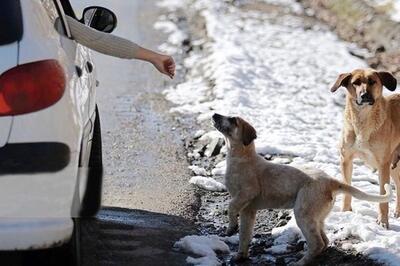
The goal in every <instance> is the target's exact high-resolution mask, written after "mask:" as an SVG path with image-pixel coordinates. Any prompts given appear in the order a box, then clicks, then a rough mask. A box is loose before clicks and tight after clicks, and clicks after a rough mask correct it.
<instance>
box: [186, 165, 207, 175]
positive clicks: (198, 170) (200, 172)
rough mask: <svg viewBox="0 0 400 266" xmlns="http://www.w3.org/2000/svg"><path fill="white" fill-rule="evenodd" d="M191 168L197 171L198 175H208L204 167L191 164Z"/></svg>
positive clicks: (194, 171)
mask: <svg viewBox="0 0 400 266" xmlns="http://www.w3.org/2000/svg"><path fill="white" fill-rule="evenodd" d="M189 169H190V170H192V171H193V173H195V174H196V175H201V176H205V175H207V171H206V169H204V168H203V167H200V166H197V165H191V166H189Z"/></svg>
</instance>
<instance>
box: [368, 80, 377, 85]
mask: <svg viewBox="0 0 400 266" xmlns="http://www.w3.org/2000/svg"><path fill="white" fill-rule="evenodd" d="M375 83H376V81H375V80H373V79H369V80H368V85H374V84H375Z"/></svg>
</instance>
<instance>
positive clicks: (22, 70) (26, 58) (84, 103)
mask: <svg viewBox="0 0 400 266" xmlns="http://www.w3.org/2000/svg"><path fill="white" fill-rule="evenodd" d="M65 12H66V13H67V14H68V15H70V16H74V14H73V13H72V12H73V11H72V9H70V8H69V7H68V1H63V3H61V2H60V0H54V1H53V0H29V1H27V0H1V1H0V18H1V19H0V21H1V22H2V23H1V24H0V250H26V249H43V248H48V247H53V246H57V245H61V244H63V243H66V242H68V241H70V240H71V239H72V241H75V240H76V239H74V236H75V234H74V233H73V232H74V220H76V219H73V218H74V217H82V216H93V215H95V214H96V212H97V211H98V209H99V207H100V202H101V186H102V157H101V134H100V124H99V116H98V112H97V108H96V99H95V96H96V85H97V80H96V76H95V66H94V64H93V63H92V59H91V55H90V52H89V51H88V49H87V48H85V47H82V46H81V45H78V44H77V43H76V42H75V41H73V40H72V39H71V35H70V31H69V28H68V25H67V24H66V20H65ZM102 16H107V19H106V21H108V22H107V23H111V25H110V26H111V28H112V29H114V28H115V26H116V18H115V15H114V14H113V13H112V12H111V11H109V10H107V9H104V8H101V7H89V8H86V9H85V10H84V18H85V19H84V20H85V21H83V20H82V23H85V24H87V25H89V26H91V27H94V28H96V29H100V30H101V28H100V26H98V25H96V20H97V21H99V19H100V20H101V18H102ZM110 18H111V19H110ZM102 22H103V23H104V21H102ZM102 26H104V25H102ZM109 29H110V27H108V32H110V30H109ZM75 231H76V232H78V231H79V230H75Z"/></svg>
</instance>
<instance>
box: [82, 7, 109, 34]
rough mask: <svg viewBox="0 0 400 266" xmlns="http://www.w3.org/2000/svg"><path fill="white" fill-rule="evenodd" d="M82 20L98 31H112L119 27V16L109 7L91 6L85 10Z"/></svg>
mask: <svg viewBox="0 0 400 266" xmlns="http://www.w3.org/2000/svg"><path fill="white" fill-rule="evenodd" d="M81 22H82V23H84V24H85V25H87V26H89V27H91V28H93V29H96V30H98V31H102V32H106V33H110V32H112V31H113V30H114V29H115V28H116V27H117V16H116V15H115V14H114V12H112V11H111V10H109V9H107V8H104V7H100V6H90V7H87V8H85V9H84V10H83V16H82V19H81Z"/></svg>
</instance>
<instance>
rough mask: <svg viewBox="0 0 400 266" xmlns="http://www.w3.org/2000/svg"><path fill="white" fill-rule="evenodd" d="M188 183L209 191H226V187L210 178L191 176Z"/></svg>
mask: <svg viewBox="0 0 400 266" xmlns="http://www.w3.org/2000/svg"><path fill="white" fill-rule="evenodd" d="M189 182H190V183H191V184H193V185H196V186H198V187H200V188H202V189H205V190H209V191H226V187H225V185H224V184H221V183H220V182H218V181H216V180H215V179H213V178H211V177H205V176H193V177H192V178H190V181H189Z"/></svg>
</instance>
